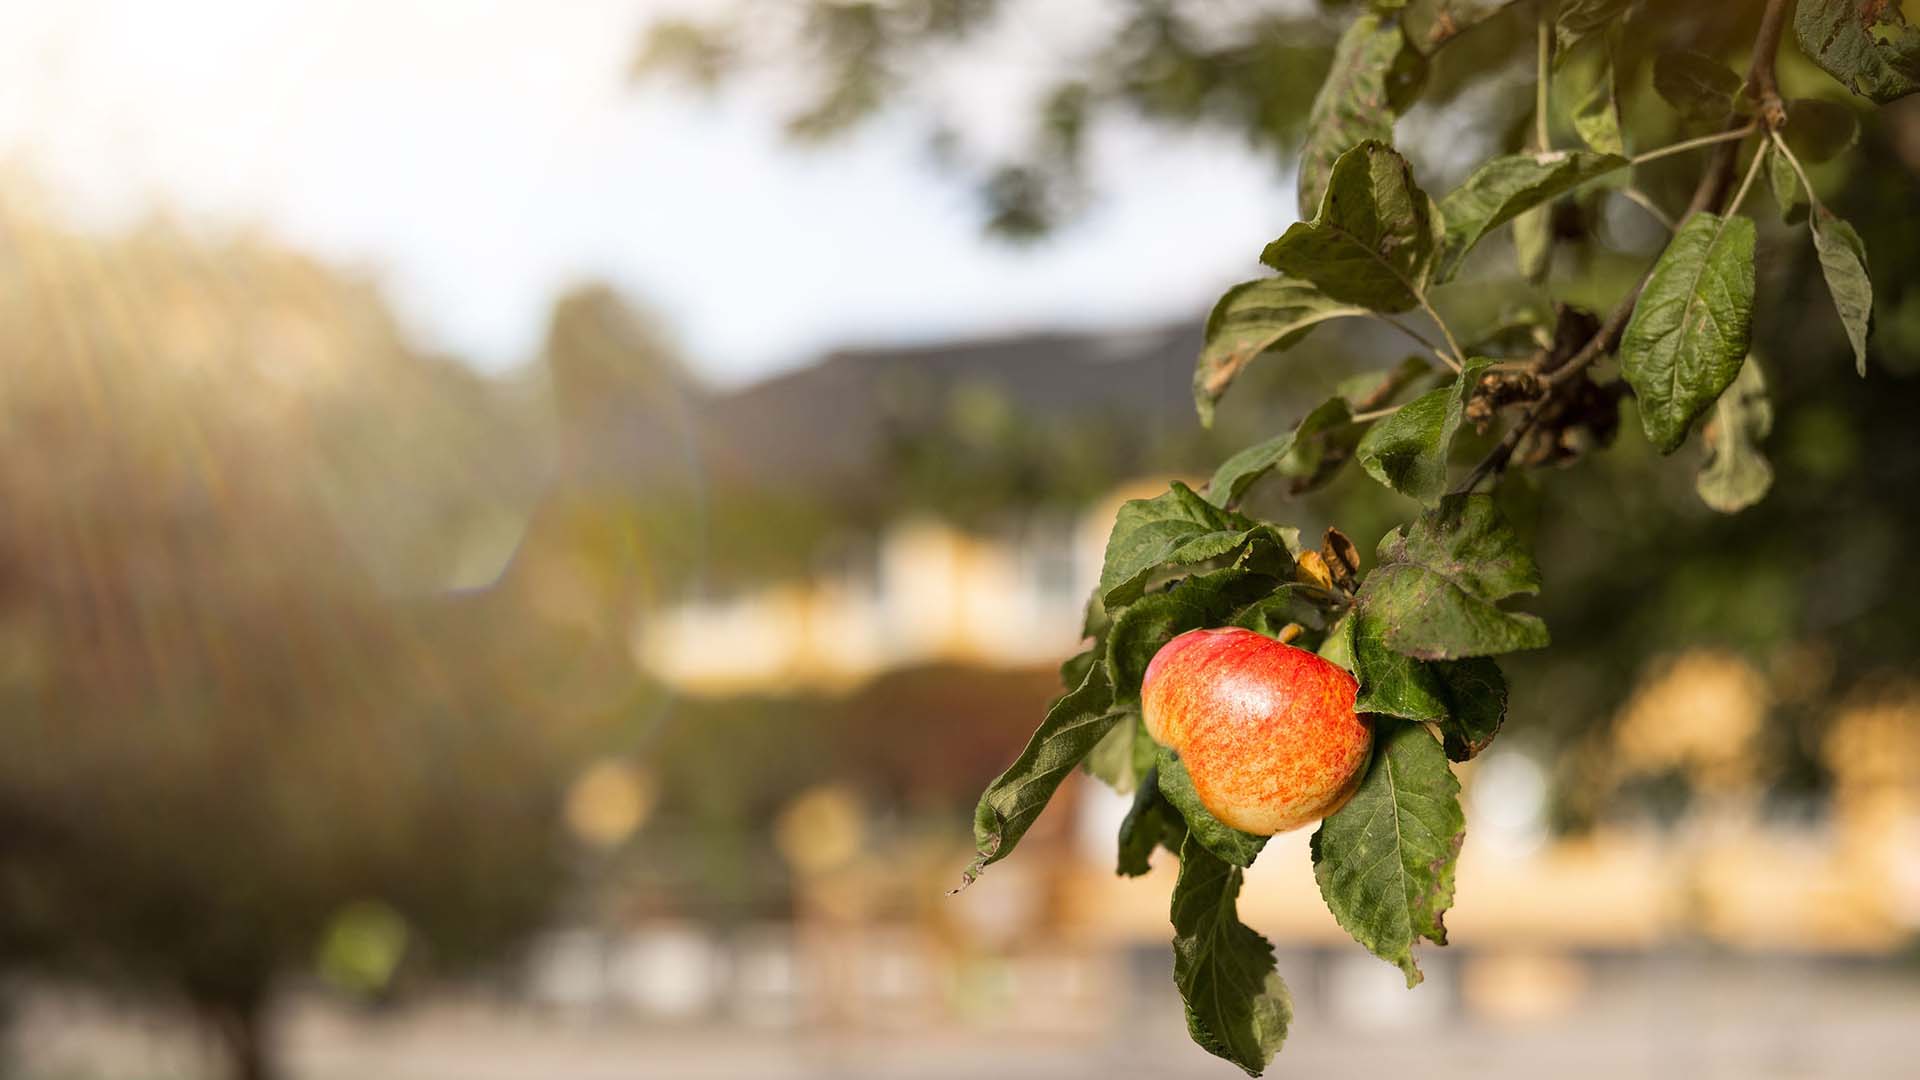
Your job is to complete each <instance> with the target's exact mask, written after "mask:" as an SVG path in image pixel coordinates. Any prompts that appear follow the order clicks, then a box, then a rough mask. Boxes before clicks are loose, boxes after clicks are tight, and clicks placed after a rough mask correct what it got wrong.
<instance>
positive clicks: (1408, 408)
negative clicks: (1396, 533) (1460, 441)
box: [1356, 357, 1493, 505]
mask: <svg viewBox="0 0 1920 1080" xmlns="http://www.w3.org/2000/svg"><path fill="white" fill-rule="evenodd" d="M1491 363H1493V361H1491V360H1488V359H1485V358H1484V357H1482V358H1476V359H1473V360H1469V361H1468V362H1467V366H1466V369H1465V370H1464V371H1463V372H1462V373H1461V374H1460V376H1459V377H1458V378H1456V379H1455V380H1454V381H1453V385H1452V386H1444V387H1441V388H1440V389H1438V390H1429V391H1428V392H1426V393H1424V394H1422V395H1420V396H1419V397H1417V398H1414V399H1413V400H1412V401H1409V402H1407V403H1406V404H1405V405H1402V406H1401V407H1400V411H1399V412H1396V413H1393V414H1392V415H1390V416H1386V417H1383V418H1382V419H1381V420H1379V421H1378V422H1377V423H1375V424H1374V425H1373V430H1371V431H1369V432H1367V434H1366V437H1365V438H1363V439H1361V440H1360V446H1359V449H1358V450H1357V451H1356V453H1357V455H1358V457H1359V458H1360V467H1361V468H1363V469H1365V470H1367V475H1368V476H1371V477H1373V478H1374V479H1375V480H1378V481H1380V482H1381V483H1382V484H1385V485H1386V486H1387V487H1389V488H1392V489H1393V490H1394V491H1397V492H1399V493H1400V494H1402V495H1407V496H1410V497H1412V498H1415V499H1419V500H1420V501H1421V502H1423V503H1427V504H1428V505H1432V504H1433V503H1435V502H1437V501H1438V500H1439V498H1440V496H1441V494H1443V493H1444V492H1445V491H1446V490H1447V457H1448V454H1449V452H1450V451H1451V450H1452V449H1453V437H1454V435H1455V434H1457V433H1458V432H1459V430H1460V417H1461V414H1462V413H1463V412H1464V411H1465V410H1466V405H1467V399H1468V398H1469V397H1471V396H1472V394H1473V391H1474V388H1475V387H1477V386H1479V385H1480V373H1481V372H1483V371H1485V370H1486V369H1487V365H1488V364H1491Z"/></svg>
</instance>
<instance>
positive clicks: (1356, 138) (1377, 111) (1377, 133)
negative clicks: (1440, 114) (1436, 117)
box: [1300, 11, 1427, 218]
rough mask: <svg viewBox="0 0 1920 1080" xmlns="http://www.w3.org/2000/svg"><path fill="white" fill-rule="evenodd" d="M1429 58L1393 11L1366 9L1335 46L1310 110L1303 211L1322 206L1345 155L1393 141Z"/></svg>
mask: <svg viewBox="0 0 1920 1080" xmlns="http://www.w3.org/2000/svg"><path fill="white" fill-rule="evenodd" d="M1426 78H1427V61H1426V58H1425V57H1423V56H1421V55H1420V53H1419V52H1418V51H1416V50H1415V49H1413V48H1412V47H1411V46H1410V45H1408V44H1407V38H1406V35H1405V34H1404V33H1403V32H1402V31H1401V29H1400V24H1399V23H1398V22H1397V21H1396V20H1394V19H1393V18H1392V17H1391V16H1384V15H1381V14H1380V13H1378V12H1374V11H1367V12H1362V13H1361V15H1360V17H1359V18H1358V19H1355V20H1354V22H1353V25H1352V26H1349V27H1348V28H1347V31H1346V33H1344V34H1342V35H1341V36H1340V43H1339V44H1338V45H1336V46H1335V47H1334V50H1333V66H1332V68H1330V69H1329V70H1328V72H1327V78H1326V81H1325V82H1323V83H1321V84H1320V92H1319V93H1318V94H1317V95H1315V97H1314V99H1313V108H1312V109H1311V110H1310V111H1309V112H1308V114H1307V128H1306V130H1307V140H1306V144H1305V145H1304V146H1303V147H1301V150H1300V216H1301V217H1302V218H1307V217H1311V216H1312V215H1314V214H1315V213H1318V212H1319V210H1320V202H1321V197H1322V195H1323V194H1324V193H1325V192H1326V189H1327V177H1328V175H1329V174H1330V173H1331V172H1332V171H1333V165H1334V162H1336V161H1338V160H1339V158H1340V155H1342V154H1344V153H1346V152H1347V151H1348V150H1350V149H1352V148H1353V147H1355V146H1358V145H1360V144H1361V143H1363V142H1367V141H1369V140H1377V141H1379V142H1389V143H1390V142H1392V141H1393V124H1394V121H1395V120H1397V119H1399V116H1400V113H1401V111H1402V110H1404V109H1405V108H1406V107H1407V106H1408V105H1409V104H1411V103H1412V101H1413V99H1414V97H1415V96H1417V95H1418V94H1419V92H1420V87H1421V85H1422V84H1424V83H1425V82H1426Z"/></svg>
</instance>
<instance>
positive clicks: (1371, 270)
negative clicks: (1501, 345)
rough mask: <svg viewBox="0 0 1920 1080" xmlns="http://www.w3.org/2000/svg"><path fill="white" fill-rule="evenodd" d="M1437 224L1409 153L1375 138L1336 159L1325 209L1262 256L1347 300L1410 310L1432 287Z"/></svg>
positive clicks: (1283, 270) (1378, 308)
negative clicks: (1402, 153) (1407, 156)
mask: <svg viewBox="0 0 1920 1080" xmlns="http://www.w3.org/2000/svg"><path fill="white" fill-rule="evenodd" d="M1435 224H1436V222H1435V219H1434V217H1433V207H1432V202H1431V200H1429V199H1428V198H1427V196H1426V194H1425V193H1424V192H1422V191H1421V190H1420V188H1419V186H1418V185H1416V184H1415V183H1414V182H1413V170H1412V169H1411V168H1409V167H1408V166H1407V160H1406V159H1405V158H1403V157H1401V156H1400V155H1399V154H1397V153H1395V152H1394V149H1393V147H1391V146H1388V145H1387V144H1386V143H1383V142H1376V141H1368V142H1364V143H1361V144H1360V145H1358V146H1355V147H1354V148H1353V149H1351V150H1349V151H1347V152H1346V153H1344V154H1342V155H1340V158H1339V160H1337V161H1335V162H1334V163H1333V173H1332V175H1331V176H1330V177H1329V178H1328V181H1327V193H1326V198H1325V199H1323V200H1322V201H1321V203H1320V212H1319V214H1318V215H1317V216H1315V217H1314V219H1313V220H1312V221H1301V222H1296V223H1294V224H1293V225H1292V226H1291V227H1290V228H1288V229H1287V231H1286V232H1285V233H1283V234H1282V235H1281V237H1280V239H1278V240H1275V241H1274V242H1273V243H1271V244H1268V245H1267V250H1266V251H1265V252H1264V253H1262V254H1261V256H1260V260H1261V261H1262V262H1264V263H1266V264H1267V265H1268V266H1271V267H1273V268H1274V269H1275V270H1278V271H1280V272H1281V273H1283V274H1287V275H1289V276H1291V277H1295V278H1299V279H1301V280H1305V281H1311V282H1313V283H1314V284H1315V285H1318V286H1319V287H1320V291H1321V292H1322V293H1324V294H1326V295H1327V296H1329V297H1331V298H1333V299H1334V300H1337V301H1340V302H1342V303H1348V304H1358V305H1360V306H1361V307H1365V308H1368V309H1371V310H1374V311H1405V310H1406V309H1408V308H1410V307H1413V306H1414V305H1416V304H1418V303H1419V302H1420V295H1421V293H1422V291H1423V290H1424V289H1425V288H1426V282H1427V273H1428V271H1429V269H1430V268H1431V266H1432V262H1433V233H1434V226H1435Z"/></svg>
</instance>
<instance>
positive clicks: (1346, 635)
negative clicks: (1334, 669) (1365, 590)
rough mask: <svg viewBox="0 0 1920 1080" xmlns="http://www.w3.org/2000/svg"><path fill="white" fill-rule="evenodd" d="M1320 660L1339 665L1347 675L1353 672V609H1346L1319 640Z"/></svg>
mask: <svg viewBox="0 0 1920 1080" xmlns="http://www.w3.org/2000/svg"><path fill="white" fill-rule="evenodd" d="M1317 652H1318V653H1319V656H1320V658H1321V659H1322V660H1327V661H1330V662H1332V663H1335V664H1339V665H1340V666H1341V667H1342V668H1344V669H1345V670H1346V671H1347V672H1348V673H1349V674H1352V672H1353V666H1354V663H1353V609H1352V608H1348V609H1347V613H1346V614H1345V615H1342V616H1340V620H1339V621H1338V622H1336V623H1334V624H1333V626H1332V627H1331V628H1330V629H1328V630H1327V636H1326V637H1325V638H1324V639H1322V640H1321V642H1320V648H1319V649H1318V650H1317Z"/></svg>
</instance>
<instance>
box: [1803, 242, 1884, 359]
mask: <svg viewBox="0 0 1920 1080" xmlns="http://www.w3.org/2000/svg"><path fill="white" fill-rule="evenodd" d="M1812 227H1813V246H1814V250H1816V251H1817V252H1819V254H1820V273H1821V274H1823V275H1824V276H1825V277H1826V279H1827V291H1828V292H1830V293H1832V294H1833V308H1834V310H1835V311H1838V312H1839V313H1840V323H1841V325H1843V326H1845V327H1846V330H1847V342H1848V343H1849V344H1851V345H1852V346H1853V363H1854V367H1855V368H1856V369H1857V370H1858V371H1859V372H1860V376H1861V378H1865V377H1866V374H1867V333H1868V332H1869V331H1870V330H1872V329H1873V279H1872V278H1869V277H1868V276H1867V248H1866V245H1865V244H1863V243H1861V242H1860V234H1859V233H1857V232H1854V231H1853V226H1851V225H1849V224H1847V223H1846V222H1844V221H1842V220H1840V219H1839V218H1837V217H1835V216H1833V215H1832V214H1830V213H1828V212H1827V211H1826V210H1825V209H1824V208H1823V209H1821V211H1820V212H1819V213H1817V214H1815V215H1814V217H1813V219H1812Z"/></svg>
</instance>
